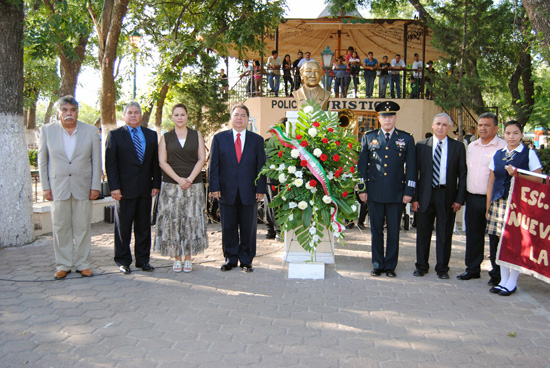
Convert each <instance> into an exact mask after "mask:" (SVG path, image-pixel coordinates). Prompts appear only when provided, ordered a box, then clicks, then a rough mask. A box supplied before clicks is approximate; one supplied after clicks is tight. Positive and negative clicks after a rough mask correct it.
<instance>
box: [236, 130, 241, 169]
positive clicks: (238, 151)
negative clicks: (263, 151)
mask: <svg viewBox="0 0 550 368" xmlns="http://www.w3.org/2000/svg"><path fill="white" fill-rule="evenodd" d="M235 153H237V162H239V163H240V162H241V155H242V151H241V133H237V139H235Z"/></svg>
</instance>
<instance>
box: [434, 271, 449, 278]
mask: <svg viewBox="0 0 550 368" xmlns="http://www.w3.org/2000/svg"><path fill="white" fill-rule="evenodd" d="M437 277H439V278H440V279H441V280H448V279H449V274H448V273H447V272H440V273H438V274H437Z"/></svg>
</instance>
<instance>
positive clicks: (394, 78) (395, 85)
mask: <svg viewBox="0 0 550 368" xmlns="http://www.w3.org/2000/svg"><path fill="white" fill-rule="evenodd" d="M390 64H391V68H390V69H391V70H390V94H391V98H395V96H397V98H401V70H403V69H405V67H406V65H405V62H404V61H403V60H401V55H399V54H396V55H395V59H393V60H392V61H391V63H390ZM396 92H397V94H396Z"/></svg>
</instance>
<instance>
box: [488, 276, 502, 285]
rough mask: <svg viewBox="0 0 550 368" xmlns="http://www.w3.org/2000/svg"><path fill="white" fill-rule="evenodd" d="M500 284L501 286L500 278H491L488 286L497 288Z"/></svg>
mask: <svg viewBox="0 0 550 368" xmlns="http://www.w3.org/2000/svg"><path fill="white" fill-rule="evenodd" d="M498 284H500V278H498V277H491V279H490V280H489V282H487V285H489V286H497V285H498Z"/></svg>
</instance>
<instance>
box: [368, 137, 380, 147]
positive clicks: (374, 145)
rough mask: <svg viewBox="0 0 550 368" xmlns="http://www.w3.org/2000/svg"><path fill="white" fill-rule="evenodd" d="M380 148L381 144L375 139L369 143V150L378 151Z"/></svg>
mask: <svg viewBox="0 0 550 368" xmlns="http://www.w3.org/2000/svg"><path fill="white" fill-rule="evenodd" d="M378 148H380V142H379V141H378V139H373V140H372V141H370V142H369V149H378Z"/></svg>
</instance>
